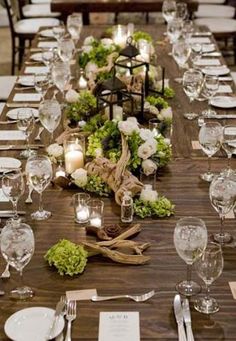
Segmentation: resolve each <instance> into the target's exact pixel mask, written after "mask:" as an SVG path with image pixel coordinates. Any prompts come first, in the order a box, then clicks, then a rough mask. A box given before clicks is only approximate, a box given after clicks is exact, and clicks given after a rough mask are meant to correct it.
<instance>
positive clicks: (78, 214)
mask: <svg viewBox="0 0 236 341" xmlns="http://www.w3.org/2000/svg"><path fill="white" fill-rule="evenodd" d="M89 199H90V195H89V194H87V193H76V194H74V196H73V200H74V212H75V221H76V222H77V223H78V224H84V223H87V222H88V221H89V207H88V202H89Z"/></svg>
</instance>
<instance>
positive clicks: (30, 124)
mask: <svg viewBox="0 0 236 341" xmlns="http://www.w3.org/2000/svg"><path fill="white" fill-rule="evenodd" d="M34 124H35V119H34V114H33V112H32V111H31V110H25V109H22V110H18V112H17V128H18V129H19V130H20V131H23V132H24V134H25V137H26V142H27V146H26V150H23V151H22V152H21V153H20V156H22V157H23V158H25V159H27V158H28V157H30V156H32V155H35V154H36V152H35V151H34V150H32V149H30V144H29V138H30V135H31V134H32V131H33V129H34Z"/></svg>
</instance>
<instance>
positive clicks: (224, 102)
mask: <svg viewBox="0 0 236 341" xmlns="http://www.w3.org/2000/svg"><path fill="white" fill-rule="evenodd" d="M211 105H213V106H214V107H217V108H223V109H230V108H235V107H236V97H230V96H215V97H213V98H212V99H211Z"/></svg>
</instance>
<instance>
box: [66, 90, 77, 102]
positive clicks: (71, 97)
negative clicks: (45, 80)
mask: <svg viewBox="0 0 236 341" xmlns="http://www.w3.org/2000/svg"><path fill="white" fill-rule="evenodd" d="M78 98H79V94H78V92H76V91H75V90H73V89H70V90H68V91H67V93H66V101H67V102H68V103H75V102H77V101H78Z"/></svg>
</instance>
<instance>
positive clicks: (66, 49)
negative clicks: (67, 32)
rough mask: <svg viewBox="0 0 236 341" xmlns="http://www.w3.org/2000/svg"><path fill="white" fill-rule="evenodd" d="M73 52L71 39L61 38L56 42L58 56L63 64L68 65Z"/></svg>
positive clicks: (73, 46)
mask: <svg viewBox="0 0 236 341" xmlns="http://www.w3.org/2000/svg"><path fill="white" fill-rule="evenodd" d="M74 52H75V44H74V42H73V40H72V39H71V38H68V37H62V38H61V39H60V40H59V42H58V55H59V57H60V58H61V60H62V61H63V62H64V63H69V61H70V60H71V59H72V57H73V54H74Z"/></svg>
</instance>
